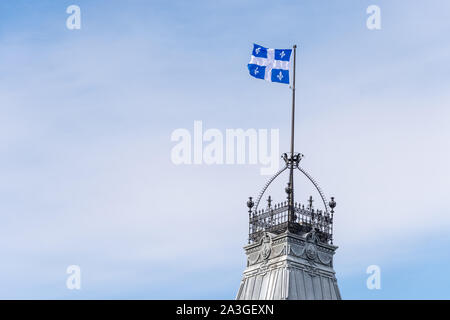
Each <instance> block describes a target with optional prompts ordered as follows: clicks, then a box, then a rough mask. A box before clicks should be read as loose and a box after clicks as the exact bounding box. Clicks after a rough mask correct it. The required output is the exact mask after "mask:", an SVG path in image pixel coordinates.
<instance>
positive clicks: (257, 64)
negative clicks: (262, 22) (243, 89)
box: [248, 44, 292, 84]
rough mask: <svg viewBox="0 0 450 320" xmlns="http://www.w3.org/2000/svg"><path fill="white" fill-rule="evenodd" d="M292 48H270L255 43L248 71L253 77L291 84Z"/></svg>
mask: <svg viewBox="0 0 450 320" xmlns="http://www.w3.org/2000/svg"><path fill="white" fill-rule="evenodd" d="M291 53H292V49H270V48H264V47H262V46H260V45H257V44H253V52H252V57H251V58H250V62H249V64H248V71H249V73H250V75H251V76H252V77H255V78H258V79H264V80H267V81H271V82H280V83H286V84H289V61H290V59H291Z"/></svg>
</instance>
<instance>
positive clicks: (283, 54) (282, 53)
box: [280, 50, 286, 59]
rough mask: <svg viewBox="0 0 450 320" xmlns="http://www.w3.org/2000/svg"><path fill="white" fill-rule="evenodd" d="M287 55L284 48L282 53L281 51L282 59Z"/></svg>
mask: <svg viewBox="0 0 450 320" xmlns="http://www.w3.org/2000/svg"><path fill="white" fill-rule="evenodd" d="M285 55H286V53H284V50H283V51H281V53H280V57H281V59H283V57H284V56H285Z"/></svg>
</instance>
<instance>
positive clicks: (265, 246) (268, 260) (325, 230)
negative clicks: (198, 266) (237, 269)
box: [236, 153, 341, 300]
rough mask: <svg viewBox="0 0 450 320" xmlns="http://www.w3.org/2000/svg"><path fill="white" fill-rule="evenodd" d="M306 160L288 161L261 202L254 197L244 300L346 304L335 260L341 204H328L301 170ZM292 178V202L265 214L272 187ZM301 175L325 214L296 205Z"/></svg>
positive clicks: (296, 156) (288, 189) (241, 296)
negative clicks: (286, 173)
mask: <svg viewBox="0 0 450 320" xmlns="http://www.w3.org/2000/svg"><path fill="white" fill-rule="evenodd" d="M302 157H303V155H301V154H298V153H297V154H292V156H291V157H288V156H287V154H284V155H283V159H284V161H285V167H284V168H283V169H281V170H280V171H278V172H277V173H276V174H275V175H274V176H273V177H272V178H271V179H270V180H269V181H268V182H267V183H266V185H265V186H264V188H263V190H262V191H261V192H260V194H259V196H258V197H257V199H256V200H255V201H253V199H252V198H251V197H250V198H249V200H248V202H247V206H248V209H249V210H248V212H249V242H248V245H247V246H245V247H244V249H245V253H246V255H247V268H246V269H245V271H244V275H243V279H242V281H241V285H240V287H239V291H238V293H237V296H236V299H238V300H264V299H267V300H285V299H288V300H305V299H313V300H320V299H333V300H336V299H341V295H340V293H339V288H338V285H337V280H336V277H335V272H334V269H333V255H334V253H335V251H336V249H337V247H336V246H334V245H333V214H334V208H335V206H336V202H335V201H334V198H333V197H332V198H331V200H330V201H327V199H326V197H325V195H324V193H323V192H322V190H321V189H320V187H319V185H318V184H317V182H316V181H315V180H314V179H313V178H312V177H311V176H310V175H309V174H308V173H307V172H306V171H305V170H304V169H303V168H301V167H300V166H299V162H300V160H301V158H302ZM287 169H289V171H290V172H291V177H290V180H289V182H288V184H287V187H286V189H285V191H286V194H287V201H284V202H281V203H277V204H273V203H272V199H271V197H270V196H269V197H268V199H267V206H266V207H265V208H264V209H259V207H260V201H261V199H262V197H263V195H264V193H265V192H266V190H267V188H268V187H269V185H270V184H271V183H272V182H273V181H274V180H275V179H276V178H277V177H278V176H279V175H280V174H281V173H282V172H284V171H285V170H287ZM294 170H295V171H297V170H299V171H300V172H301V173H302V174H303V175H304V176H306V178H307V179H308V180H310V181H311V183H312V184H313V185H314V187H315V188H316V189H317V191H318V193H319V195H320V197H321V200H322V203H323V207H324V208H323V210H318V209H315V208H314V207H313V205H312V203H313V199H312V197H310V198H309V201H308V204H307V205H306V206H305V205H301V204H299V203H297V202H294V190H293V178H292V172H293V171H294Z"/></svg>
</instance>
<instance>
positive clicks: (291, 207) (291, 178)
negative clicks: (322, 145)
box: [288, 44, 297, 229]
mask: <svg viewBox="0 0 450 320" xmlns="http://www.w3.org/2000/svg"><path fill="white" fill-rule="evenodd" d="M293 48H294V64H293V77H292V87H291V88H292V116H291V159H290V168H289V169H290V171H289V188H290V191H291V192H290V197H289V211H290V213H289V216H288V229H289V221H291V220H292V222H293V221H294V120H295V56H296V49H297V45H295V44H294V47H293Z"/></svg>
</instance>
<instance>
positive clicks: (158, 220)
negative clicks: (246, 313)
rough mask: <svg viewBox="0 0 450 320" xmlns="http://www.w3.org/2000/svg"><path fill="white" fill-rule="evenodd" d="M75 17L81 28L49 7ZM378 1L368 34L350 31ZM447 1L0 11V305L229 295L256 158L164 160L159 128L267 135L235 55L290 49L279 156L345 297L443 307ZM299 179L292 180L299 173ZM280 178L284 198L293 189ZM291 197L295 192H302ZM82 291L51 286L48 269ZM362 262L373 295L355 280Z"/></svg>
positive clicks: (266, 115) (253, 189) (272, 101)
mask: <svg viewBox="0 0 450 320" xmlns="http://www.w3.org/2000/svg"><path fill="white" fill-rule="evenodd" d="M71 4H76V5H78V6H80V8H81V19H82V27H81V30H72V31H71V30H68V29H67V28H66V18H67V17H68V14H67V13H66V8H67V7H68V6H69V5H71ZM371 4H377V5H379V6H380V8H381V17H382V29H381V30H378V31H370V30H368V29H367V28H366V19H367V14H366V8H367V7H368V6H369V5H371ZM449 10H450V4H449V3H448V2H447V1H444V0H442V1H437V0H433V1H427V2H426V3H425V2H423V1H406V0H404V1H401V0H398V1H376V0H374V1H350V0H342V1H320V2H319V1H312V0H311V1H302V2H301V3H296V2H292V1H277V2H274V1H267V2H264V1H189V2H187V1H110V0H109V1H95V2H93V1H58V2H56V1H39V2H36V1H21V0H16V1H2V2H1V4H0V177H1V179H0V216H1V218H2V223H1V224H0V234H1V236H0V240H1V246H0V254H1V256H2V263H1V264H0V283H1V284H2V285H1V286H0V298H43V299H47V298H57V299H59V298H61V299H78V298H88V299H90V298H138V299H140V298H143V299H148V298H150V299H155V298H169V299H170V298H178V299H195V298H204V299H215V298H218V299H228V298H229V299H232V298H234V296H235V294H236V291H237V289H238V286H239V282H240V278H241V275H242V271H243V269H244V266H245V255H244V252H243V250H242V246H243V245H245V243H246V237H247V226H248V225H247V223H248V221H247V211H246V207H245V202H246V200H247V197H248V196H251V195H252V196H256V195H257V193H258V192H259V189H260V187H262V186H263V184H264V182H265V180H266V179H267V177H265V176H261V175H260V174H259V166H257V165H222V166H220V165H211V166H207V165H197V166H193V165H192V166H188V165H186V166H175V165H173V164H172V162H171V159H170V151H171V149H172V147H173V146H174V143H173V142H171V141H170V135H171V133H172V132H173V130H175V129H177V128H187V129H189V130H192V127H193V122H194V121H195V120H202V121H203V125H204V127H205V128H218V129H220V130H225V129H227V128H244V129H247V128H267V129H269V128H279V129H280V136H281V146H280V147H281V150H283V151H284V150H286V151H287V148H288V142H289V140H288V138H289V131H288V129H289V121H290V119H289V116H290V99H291V96H290V91H289V89H288V88H287V87H286V86H282V85H278V84H270V83H266V82H264V81H258V80H256V79H254V78H251V77H250V76H249V75H248V73H247V69H246V64H247V63H248V60H249V58H250V53H251V46H252V43H254V42H255V43H258V44H261V45H264V46H267V47H272V48H286V47H290V46H291V45H293V44H294V43H296V44H297V45H298V46H299V48H298V55H297V61H298V65H297V102H298V104H297V106H298V112H297V118H296V120H297V121H296V123H297V128H296V149H297V151H299V152H302V153H303V154H305V155H306V157H305V158H304V159H303V160H302V163H303V167H304V168H306V169H307V170H308V171H309V172H311V173H312V174H313V176H314V177H315V178H316V179H317V180H318V181H319V182H320V184H321V186H322V187H323V189H324V190H325V192H326V193H327V194H328V195H330V196H331V195H333V196H335V197H336V200H337V202H338V206H337V210H336V219H335V244H337V245H338V246H339V249H338V251H337V254H336V259H335V269H336V272H337V278H338V282H339V285H340V288H341V293H342V296H343V298H346V299H358V298H361V299H373V298H374V299H396V298H397V299H398V298H405V299H419V298H425V299H427V298H437V299H448V298H450V296H449V293H448V287H449V284H450V276H449V275H448V272H447V271H446V270H447V269H448V266H449V264H450V261H449V257H448V254H447V253H448V248H449V246H450V238H449V236H448V231H449V229H450V215H449V213H450V211H449V209H448V203H447V202H448V190H449V187H450V182H449V181H450V171H449V169H448V165H447V164H448V163H449V160H450V152H449V142H448V141H449V140H450V128H449V126H448V123H449V119H450V109H449V104H450V103H449V102H450V90H449V88H450V61H449V60H450V58H449V57H450V43H449V41H448V36H447V35H448V34H449V32H450V23H449V22H448V12H449ZM299 178H300V177H299ZM301 183H302V182H301V181H299V184H298V185H299V189H300V190H298V191H297V195H298V197H299V198H300V199H306V198H307V197H308V196H309V192H310V190H308V189H307V188H308V186H307V184H306V183H305V184H304V185H303V184H301ZM302 188H304V189H302ZM72 264H76V265H79V266H80V267H81V270H82V289H81V290H80V291H76V290H73V291H71V290H68V289H66V287H65V281H66V278H67V275H66V273H65V271H66V268H67V266H68V265H72ZM372 264H376V265H379V266H380V268H381V275H382V280H381V286H382V289H381V290H377V291H371V290H368V289H367V288H366V286H365V282H366V278H367V276H368V275H367V274H366V273H365V271H366V268H367V267H368V266H369V265H372Z"/></svg>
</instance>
